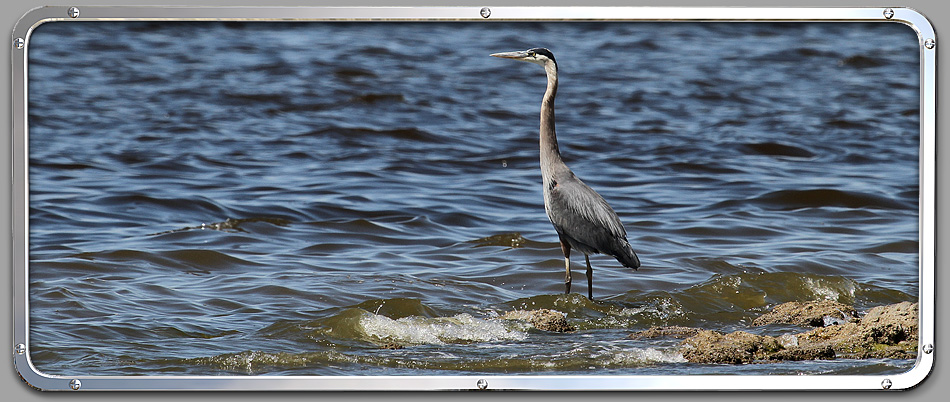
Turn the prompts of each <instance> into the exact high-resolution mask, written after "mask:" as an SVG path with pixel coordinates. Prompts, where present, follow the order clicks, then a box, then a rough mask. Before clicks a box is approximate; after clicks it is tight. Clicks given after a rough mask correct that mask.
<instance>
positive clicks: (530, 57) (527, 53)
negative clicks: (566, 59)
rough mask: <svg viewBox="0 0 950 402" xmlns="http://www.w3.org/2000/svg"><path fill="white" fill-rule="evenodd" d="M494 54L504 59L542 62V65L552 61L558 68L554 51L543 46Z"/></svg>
mask: <svg viewBox="0 0 950 402" xmlns="http://www.w3.org/2000/svg"><path fill="white" fill-rule="evenodd" d="M492 56H493V57H501V58H503V59H512V60H521V61H527V62H531V63H535V64H540V65H542V66H544V65H547V64H549V63H550V64H551V65H553V66H554V67H555V68H557V61H555V60H554V53H551V51H550V50H548V49H545V48H543V47H536V48H534V49H528V50H522V51H518V52H505V53H495V54H492Z"/></svg>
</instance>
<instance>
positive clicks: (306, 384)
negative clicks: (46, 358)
mask: <svg viewBox="0 0 950 402" xmlns="http://www.w3.org/2000/svg"><path fill="white" fill-rule="evenodd" d="M69 8H70V7H65V6H62V7H60V6H56V7H41V8H36V9H33V10H31V11H29V12H28V13H26V14H25V15H24V16H23V17H21V18H20V20H19V21H18V22H17V24H16V26H15V28H14V30H13V36H12V37H11V38H10V39H11V40H10V42H8V43H10V44H11V61H12V63H13V69H12V71H13V82H12V92H13V113H12V116H13V147H12V162H13V166H12V172H13V195H12V198H13V199H12V208H13V211H12V222H13V248H12V250H13V255H12V263H13V288H14V289H13V296H14V306H13V307H14V311H13V320H14V322H13V330H14V334H13V336H14V338H13V339H14V345H8V347H10V348H11V349H10V350H11V351H12V352H13V357H14V365H15V366H16V369H17V372H18V373H19V375H20V376H21V378H22V379H23V380H24V381H26V382H27V384H29V385H30V386H32V387H35V388H39V389H43V390H75V389H78V390H80V391H87V390H447V389H458V390H477V389H481V388H487V389H492V390H498V389H527V390H818V389H836V390H838V389H841V390H844V389H866V390H874V389H877V390H884V389H891V390H899V389H908V388H912V387H914V386H916V385H918V384H920V383H921V382H922V381H923V380H924V379H925V378H926V377H927V376H928V375H929V374H930V372H931V370H932V369H933V366H934V355H935V353H936V352H935V351H931V353H925V352H922V351H920V352H919V353H918V357H917V362H916V364H915V366H914V368H912V369H911V370H909V371H907V372H905V373H901V374H897V375H890V376H881V375H866V376H860V375H847V376H842V375H827V376H825V375H807V376H790V375H782V376H759V375H756V376H743V375H729V376H719V375H702V376H690V377H689V380H688V381H684V379H683V377H682V376H552V375H528V374H526V375H484V376H471V375H460V376H313V377H307V376H283V377H281V376H76V377H67V376H54V375H48V374H44V373H42V372H40V371H38V370H37V369H36V367H34V366H33V364H32V363H31V362H30V354H29V345H30V334H29V298H28V294H27V292H28V284H29V281H28V277H29V270H28V265H27V258H28V255H29V248H28V240H29V237H28V234H29V227H28V223H29V220H28V216H29V215H28V214H29V198H28V197H29V193H28V189H27V184H28V177H27V173H28V170H27V161H28V158H27V155H29V149H28V148H27V141H26V138H27V134H28V132H27V130H28V127H27V110H26V108H27V90H28V88H27V81H26V78H27V68H28V67H29V66H28V65H27V57H26V54H27V53H26V52H27V51H28V50H29V43H30V34H31V33H32V32H33V30H34V29H36V27H38V26H39V25H41V24H43V23H46V22H51V21H146V20H149V21H420V20H424V21H468V22H469V23H491V22H492V21H538V20H564V21H723V22H726V21H733V22H736V21H792V22H819V21H847V22H855V21H874V22H886V23H893V22H896V23H902V24H906V25H908V26H910V27H911V28H913V29H914V30H915V31H916V32H917V35H918V39H919V46H920V69H921V74H920V78H921V82H920V89H921V91H920V96H921V98H920V113H921V114H920V124H921V126H920V204H919V208H920V210H919V230H920V250H919V256H920V258H919V274H920V276H919V278H920V289H919V292H920V299H919V302H920V330H919V338H920V345H934V343H935V330H934V326H935V322H934V320H935V317H936V314H935V312H934V309H935V306H936V302H935V294H936V289H935V286H936V281H935V277H934V273H935V272H934V271H935V264H936V262H935V257H936V243H935V242H936V239H935V236H936V223H937V221H936V181H935V175H936V171H937V170H936V149H937V148H936V144H935V143H936V128H935V120H936V104H935V101H936V93H935V91H936V84H935V78H936V48H937V47H936V46H929V47H928V46H927V45H932V44H933V43H935V42H933V41H935V40H936V37H935V33H934V28H933V26H932V25H931V24H930V22H929V21H928V20H927V18H926V17H924V16H923V15H922V14H920V13H919V12H917V11H915V10H913V9H908V8H893V16H891V17H890V18H887V17H885V8H881V7H877V8H706V7H699V8H663V7H659V8H654V7H491V8H490V9H491V14H490V16H489V17H488V18H484V17H483V16H482V15H481V14H480V11H481V9H482V7H432V8H362V7H356V8H338V7H324V8H299V7H142V6H137V7H110V6H95V7H94V6H81V7H79V8H80V9H81V10H80V13H79V15H78V17H76V18H73V17H72V16H71V15H70V10H69ZM17 39H22V40H23V41H17ZM928 39H930V40H933V41H930V42H929V43H928ZM925 44H926V45H925ZM18 45H22V46H18ZM21 345H22V346H21ZM938 346H939V345H938ZM481 380H485V381H487V385H486V386H485V387H481V386H480V385H485V383H484V382H482V381H481Z"/></svg>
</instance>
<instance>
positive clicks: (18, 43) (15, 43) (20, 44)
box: [13, 38, 26, 50]
mask: <svg viewBox="0 0 950 402" xmlns="http://www.w3.org/2000/svg"><path fill="white" fill-rule="evenodd" d="M24 45H26V41H25V40H23V38H16V39H14V40H13V47H15V48H17V50H19V49H23V46H24Z"/></svg>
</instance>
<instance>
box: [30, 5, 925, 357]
mask: <svg viewBox="0 0 950 402" xmlns="http://www.w3.org/2000/svg"><path fill="white" fill-rule="evenodd" d="M539 46H543V47H547V48H550V49H551V50H552V51H553V52H554V54H555V56H556V57H557V60H558V66H559V68H560V84H561V86H560V89H559V91H558V99H557V119H558V120H557V127H558V130H559V131H558V137H559V141H560V149H561V152H562V154H563V155H564V158H565V160H566V162H567V163H568V165H570V166H571V167H572V169H573V170H574V171H575V173H577V174H578V176H580V177H581V178H582V179H583V180H584V181H585V182H586V183H587V184H589V185H591V186H592V187H593V188H594V189H596V190H597V191H598V192H600V193H601V194H602V195H603V196H604V198H605V199H606V200H607V201H608V202H609V203H610V204H611V205H612V206H613V208H614V209H615V210H616V211H617V213H618V215H619V216H620V218H621V220H622V221H623V222H624V224H625V227H626V230H627V232H628V238H629V240H630V243H631V245H632V246H633V248H634V250H636V252H637V253H638V255H639V256H640V259H641V261H642V262H643V267H642V268H641V269H640V270H639V271H638V272H633V271H631V270H629V269H626V268H621V267H620V265H619V264H618V263H617V262H616V261H615V260H613V259H611V258H610V257H605V256H592V257H591V263H592V264H593V266H594V297H595V299H596V301H594V302H591V301H588V300H587V299H586V297H584V296H583V295H584V294H586V289H584V282H585V281H584V277H583V268H582V265H581V264H583V263H582V262H581V263H580V264H578V262H579V261H583V260H582V259H581V258H580V256H579V255H577V254H576V253H575V255H574V259H573V261H574V262H575V264H576V265H575V267H574V268H575V273H574V278H575V285H574V292H575V293H572V294H571V295H563V294H562V293H563V289H564V285H563V275H564V273H563V263H564V262H563V258H562V255H561V252H560V249H559V246H558V243H557V235H556V233H555V232H554V230H553V228H552V226H551V224H550V222H549V221H548V219H547V217H546V215H545V213H544V208H543V205H542V199H541V187H540V171H539V168H538V143H537V142H538V133H537V129H538V109H539V105H540V98H541V94H542V93H543V91H544V85H545V78H544V72H543V70H542V69H541V68H539V67H538V66H536V65H532V64H528V63H517V62H513V61H508V60H500V59H497V58H492V57H489V56H488V55H489V54H491V53H496V52H502V51H513V50H523V49H527V48H531V47H539ZM28 52H29V71H28V74H29V155H30V168H29V175H30V176H29V194H30V222H29V225H30V226H29V235H30V238H29V241H30V267H29V283H30V300H29V302H30V336H31V338H30V343H31V344H30V356H31V358H32V360H33V362H34V364H35V365H36V366H37V368H39V369H40V370H41V371H43V372H47V373H50V374H61V375H80V374H120V375H139V374H189V375H190V374H213V375H220V374H238V375H244V374H274V375H335V374H354V375H362V374H373V375H380V374H396V375H402V374H426V375H429V374H459V373H470V372H479V373H481V372H487V373H502V372H504V373H565V374H577V373H581V374H697V373H698V374H801V373H814V374H829V373H830V374H835V373H837V374H852V373H861V374H879V373H896V372H903V371H906V370H908V369H909V368H910V367H912V365H913V363H914V362H913V361H905V360H873V361H863V360H850V359H836V360H828V361H815V362H807V363H802V362H789V363H772V364H757V365H750V366H719V365H712V366H711V365H696V364H690V363H685V362H684V361H682V356H681V355H678V354H677V353H676V345H675V342H674V343H670V342H669V341H665V342H666V343H662V342H660V343H651V342H658V341H644V340H630V339H627V335H628V334H629V333H631V332H633V331H637V330H642V329H646V328H649V327H650V326H656V325H686V326H698V327H703V328H706V329H713V330H719V331H733V330H737V329H742V330H746V331H753V332H756V331H762V329H757V328H754V327H749V326H750V325H751V321H752V320H753V319H754V318H755V317H757V316H758V315H759V314H762V313H763V312H765V311H767V310H768V309H769V308H770V307H772V306H774V305H775V304H778V303H782V302H786V301H803V300H821V299H831V300H837V301H840V302H843V303H847V304H852V305H854V306H855V307H856V308H858V310H859V311H866V310H867V309H869V308H870V307H873V306H877V305H882V304H890V303H895V302H899V301H905V300H909V301H915V300H916V298H917V292H918V285H919V280H918V268H917V267H918V224H917V223H918V195H919V185H918V174H919V170H918V169H919V166H918V159H919V145H920V139H919V135H918V131H919V109H918V100H919V54H918V44H917V38H916V35H915V34H914V33H913V31H912V30H911V29H910V28H908V27H906V26H903V25H899V24H889V23H888V24H884V23H879V24H858V23H838V24H830V23H787V24H778V23H741V24H740V23H554V22H552V23H490V24H478V23H211V22H200V23H177V22H176V23H169V22H162V23H144V22H143V23H130V22H95V23H85V22H83V23H77V22H58V23H47V24H44V25H42V26H40V27H39V28H38V29H37V30H36V31H35V32H34V33H33V35H32V37H31V39H30V43H29V48H28ZM577 292H581V293H577ZM522 308H527V309H532V308H550V309H555V310H558V311H562V312H564V313H566V314H567V318H568V321H569V322H570V323H572V325H575V326H576V327H577V328H578V330H577V331H575V332H574V333H572V334H552V333H546V332H542V331H538V330H535V329H531V328H530V326H529V325H527V324H526V323H523V322H516V321H506V320H501V319H499V318H498V317H499V316H501V315H503V314H504V313H505V312H507V311H511V310H514V309H522ZM802 330H803V331H804V329H802ZM391 344H396V345H399V346H400V347H401V348H398V349H385V348H382V349H381V346H383V347H385V346H387V345H391Z"/></svg>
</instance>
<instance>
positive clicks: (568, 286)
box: [564, 282, 571, 294]
mask: <svg viewBox="0 0 950 402" xmlns="http://www.w3.org/2000/svg"><path fill="white" fill-rule="evenodd" d="M570 293H571V283H570V282H564V294H570Z"/></svg>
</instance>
